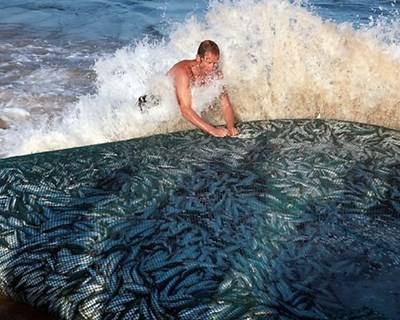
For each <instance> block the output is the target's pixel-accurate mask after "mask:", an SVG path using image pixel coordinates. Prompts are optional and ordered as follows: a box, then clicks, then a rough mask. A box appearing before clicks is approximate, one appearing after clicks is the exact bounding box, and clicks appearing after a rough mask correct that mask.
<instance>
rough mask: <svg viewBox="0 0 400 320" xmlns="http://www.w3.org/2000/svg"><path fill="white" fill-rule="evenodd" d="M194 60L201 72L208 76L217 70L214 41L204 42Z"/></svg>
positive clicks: (217, 50) (217, 49)
mask: <svg viewBox="0 0 400 320" xmlns="http://www.w3.org/2000/svg"><path fill="white" fill-rule="evenodd" d="M196 60H197V62H198V63H199V67H200V69H201V71H202V72H203V73H205V74H210V73H212V72H214V71H215V70H217V68H218V62H219V48H218V45H217V44H216V43H215V42H214V41H211V40H204V41H203V42H202V43H200V46H199V49H198V50H197V57H196Z"/></svg>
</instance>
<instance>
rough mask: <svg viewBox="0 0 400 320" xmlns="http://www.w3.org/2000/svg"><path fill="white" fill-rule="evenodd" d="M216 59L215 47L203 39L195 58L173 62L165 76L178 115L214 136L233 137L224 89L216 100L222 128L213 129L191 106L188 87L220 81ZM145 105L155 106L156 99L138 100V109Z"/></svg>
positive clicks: (212, 43)
mask: <svg viewBox="0 0 400 320" xmlns="http://www.w3.org/2000/svg"><path fill="white" fill-rule="evenodd" d="M219 57H220V52H219V48H218V46H217V44H216V43H215V42H213V41H211V40H205V41H203V42H202V43H200V46H199V48H198V50H197V56H196V58H195V59H193V60H183V61H180V62H178V63H176V64H175V65H174V66H173V67H172V68H171V69H170V70H169V71H168V75H170V76H171V77H172V78H173V80H174V84H175V94H176V98H177V100H178V104H179V108H180V110H181V113H182V116H183V117H184V118H185V119H186V120H188V121H189V122H190V123H192V124H193V125H195V126H196V127H198V128H199V129H201V130H203V131H205V132H207V133H208V134H211V135H213V136H214V137H226V136H235V135H237V134H238V130H237V129H236V128H235V123H234V122H235V116H234V113H233V109H232V105H231V102H230V100H229V97H228V93H227V92H226V90H224V91H223V92H222V93H221V95H220V97H219V98H220V103H221V106H222V111H223V114H224V118H225V122H226V128H217V127H214V126H213V125H211V124H209V123H208V122H206V121H205V120H204V119H203V118H202V117H201V116H200V115H199V114H197V113H196V111H194V109H193V106H192V103H193V102H192V92H191V88H192V86H203V85H206V84H208V83H209V82H210V81H212V80H215V79H221V78H222V72H221V70H219V68H218V61H219ZM152 100H156V101H152ZM149 102H150V104H151V103H156V104H157V103H158V102H159V98H158V97H154V96H152V95H145V96H142V97H140V98H139V100H138V106H139V108H140V109H142V107H143V106H145V105H146V103H149Z"/></svg>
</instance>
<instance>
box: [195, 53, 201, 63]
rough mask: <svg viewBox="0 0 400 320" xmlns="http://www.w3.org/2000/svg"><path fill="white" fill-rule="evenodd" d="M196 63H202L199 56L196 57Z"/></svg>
mask: <svg viewBox="0 0 400 320" xmlns="http://www.w3.org/2000/svg"><path fill="white" fill-rule="evenodd" d="M196 62H197V63H200V62H201V58H200V56H199V55H196Z"/></svg>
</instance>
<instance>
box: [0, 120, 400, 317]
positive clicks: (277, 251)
mask: <svg viewBox="0 0 400 320" xmlns="http://www.w3.org/2000/svg"><path fill="white" fill-rule="evenodd" d="M239 128H240V131H241V134H240V135H239V136H238V137H234V138H225V139H218V138H214V137H210V136H208V135H205V134H203V133H201V132H199V131H196V130H195V131H190V132H181V133H174V134H168V135H158V136H152V137H147V138H141V139H135V140H130V141H124V142H117V143H110V144H104V145H97V146H89V147H83V148H76V149H71V150H62V151H56V152H49V153H42V154H35V155H30V156H25V157H17V158H9V159H3V160H1V161H0V234H1V237H0V293H1V294H3V295H6V296H9V297H11V298H13V299H15V300H18V301H22V302H26V303H28V304H30V305H32V306H34V307H37V308H41V309H44V310H47V311H48V312H49V313H51V314H53V315H54V316H55V317H57V318H58V319H74V320H76V319H91V320H100V319H104V320H111V319H130V320H131V319H182V320H184V319H188V320H195V319H221V320H229V319H232V320H233V319H234V320H238V319H363V320H365V319H390V318H391V315H392V314H394V313H395V310H389V311H385V310H384V309H385V308H382V307H380V306H379V305H374V303H373V302H371V303H368V304H365V305H362V304H360V303H358V302H357V303H356V302H354V304H352V303H351V301H350V302H349V299H348V297H346V298H345V297H344V292H345V289H346V287H349V286H355V285H356V284H359V285H362V283H363V281H364V280H365V281H371V280H372V281H373V280H374V279H379V276H380V275H383V274H386V275H387V274H393V272H397V270H400V222H399V221H400V220H399V214H400V132H398V131H394V130H389V129H384V128H381V127H374V126H369V125H361V124H356V123H346V122H339V121H322V120H282V121H261V122H251V123H244V124H242V125H241V126H240V127H239ZM377 281H378V280H377ZM398 289H399V290H400V286H399V287H398ZM342 293H343V295H342ZM391 294H392V295H394V296H393V297H392V296H390V295H391ZM399 294H400V292H394V293H393V292H392V293H387V296H385V297H384V298H385V299H387V301H390V299H398V298H399V296H398V295H399ZM396 295H397V296H396ZM396 297H397V298H396Z"/></svg>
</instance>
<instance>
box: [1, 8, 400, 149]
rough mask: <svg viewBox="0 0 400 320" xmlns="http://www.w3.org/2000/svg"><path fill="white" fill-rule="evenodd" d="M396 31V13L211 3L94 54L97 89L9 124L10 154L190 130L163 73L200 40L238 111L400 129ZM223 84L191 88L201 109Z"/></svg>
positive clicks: (250, 117) (253, 115)
mask: <svg viewBox="0 0 400 320" xmlns="http://www.w3.org/2000/svg"><path fill="white" fill-rule="evenodd" d="M385 23H386V24H385ZM388 24H390V26H391V28H393V30H391V31H390V32H389V31H387V32H386V34H385V36H384V37H383V36H382V33H379V30H389V29H390V28H389V27H388ZM385 28H386V29H385ZM394 29H396V30H394ZM399 30H400V28H398V24H396V23H394V22H393V21H391V22H382V23H381V24H379V23H374V24H373V25H371V26H369V27H366V28H362V29H361V30H358V31H356V30H354V29H352V28H351V27H350V26H348V25H335V24H334V23H332V22H326V21H323V20H322V19H321V18H320V17H318V16H316V15H315V14H313V13H312V12H309V11H307V10H306V9H305V8H302V7H300V6H299V5H293V4H290V3H289V2H287V1H279V0H263V1H252V0H242V1H234V2H232V1H222V2H221V1H218V2H211V4H210V9H209V10H208V13H207V16H206V18H205V20H204V21H198V20H196V18H194V17H191V18H189V19H188V20H187V21H185V22H184V23H181V24H178V25H176V27H175V29H174V31H172V32H171V33H170V35H169V39H167V40H164V41H162V42H160V43H149V42H148V41H146V40H142V41H140V42H137V43H135V44H134V45H131V46H128V47H124V48H122V49H119V50H117V51H116V52H115V53H114V54H113V55H111V56H106V57H103V58H101V59H100V60H98V61H97V63H96V64H95V66H94V70H95V72H96V75H97V82H96V86H97V93H96V94H94V95H86V96H82V97H80V99H79V101H78V102H77V103H75V104H73V105H71V106H70V107H69V108H67V109H66V110H65V112H63V113H62V115H61V116H60V117H59V118H57V119H53V120H51V121H47V122H45V123H42V125H41V126H37V125H36V126H31V127H27V126H26V125H25V126H24V128H23V129H22V128H21V127H19V128H11V129H9V130H8V132H7V133H6V136H5V138H4V139H5V141H6V152H7V155H16V154H25V153H32V152H38V151H44V150H52V149H61V148H67V147H75V146H81V145H88V144H94V143H102V142H108V141H116V140H122V139H129V138H133V137H139V136H146V135H151V134H154V133H158V132H170V131H176V130H179V129H182V128H189V127H190V126H189V125H186V124H185V122H184V121H182V118H181V116H180V113H179V108H178V106H177V103H176V99H175V96H174V92H173V84H172V83H171V80H170V79H169V78H168V77H166V76H165V74H166V72H167V71H168V69H169V68H170V67H171V66H172V65H173V64H174V63H176V62H177V61H179V60H180V59H185V58H186V59H187V58H194V56H195V52H196V50H197V46H198V44H199V43H200V41H201V40H203V39H213V40H215V41H216V42H217V43H218V44H219V45H220V48H221V51H222V63H221V64H222V69H223V72H224V75H225V80H224V82H225V83H227V84H228V86H229V92H230V95H231V100H232V102H233V104H234V106H235V111H236V115H237V117H238V118H239V119H242V120H255V119H273V118H305V117H317V116H321V117H325V118H332V117H335V118H339V119H346V120H357V119H358V120H360V121H364V122H368V121H369V122H374V121H375V120H373V117H378V118H379V117H386V118H387V119H389V120H390V121H391V122H390V121H389V122H388V125H389V126H394V127H396V122H397V121H400V120H398V119H399V117H400V116H399V112H398V103H399V101H400V82H399V81H398V75H399V74H400V58H399V55H398V53H399V44H398V40H399V39H398V38H397V37H398V35H399V33H398V32H399ZM221 85H222V83H215V84H214V86H212V87H210V88H202V89H197V90H195V92H194V94H193V96H194V103H195V108H196V110H197V111H198V112H202V111H204V110H205V109H206V108H207V106H208V105H210V104H212V103H213V100H214V99H215V97H216V96H217V95H218V92H219V90H220V88H221ZM150 92H151V93H155V94H157V95H160V96H161V97H162V98H161V104H160V105H159V106H157V107H153V108H150V109H149V110H146V111H145V112H141V111H140V110H139V109H138V108H137V107H136V106H135V103H136V100H137V98H138V97H139V96H141V95H142V94H146V93H150ZM383 113H386V114H385V115H383ZM371 119H372V120H371ZM216 121H219V120H216ZM398 125H399V126H400V122H399V124H398Z"/></svg>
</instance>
